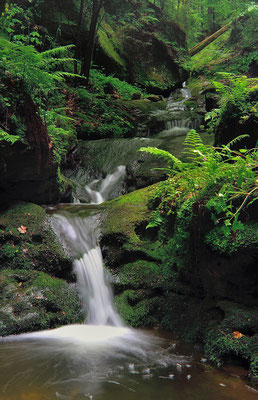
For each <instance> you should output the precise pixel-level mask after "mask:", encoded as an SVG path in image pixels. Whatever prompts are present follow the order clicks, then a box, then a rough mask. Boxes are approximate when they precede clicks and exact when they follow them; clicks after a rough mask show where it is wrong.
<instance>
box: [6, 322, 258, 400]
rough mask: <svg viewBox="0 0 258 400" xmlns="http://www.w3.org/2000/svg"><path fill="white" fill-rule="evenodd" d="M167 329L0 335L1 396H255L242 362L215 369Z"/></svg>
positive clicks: (188, 399) (208, 399)
mask: <svg viewBox="0 0 258 400" xmlns="http://www.w3.org/2000/svg"><path fill="white" fill-rule="evenodd" d="M107 328H108V329H107ZM109 328H110V329H109ZM165 336H166V337H164V335H163V334H162V333H160V332H143V331H135V330H131V329H128V328H111V327H96V329H95V328H94V327H90V328H89V327H87V326H83V325H82V326H77V325H75V326H70V327H65V328H61V329H59V330H52V331H45V332H43V333H42V332H41V333H34V334H32V335H30V334H29V335H19V336H17V337H13V338H10V339H9V340H7V341H2V342H0V399H1V400H54V399H63V400H69V399H76V400H82V399H84V400H85V399H90V400H136V399H137V400H157V399H158V400H195V399H196V400H213V399H214V400H254V399H257V394H258V392H257V391H255V390H254V389H253V388H251V387H250V385H249V383H248V381H246V380H244V379H241V378H240V376H241V375H242V374H244V373H245V371H243V370H241V368H238V369H236V370H235V371H233V370H232V369H231V368H229V369H228V370H227V371H222V370H217V369H215V368H213V367H211V366H210V365H209V364H208V363H206V362H205V359H203V358H202V355H201V354H200V353H199V352H198V351H197V350H195V349H194V348H191V347H188V346H186V345H183V344H182V343H179V342H177V341H175V340H173V338H171V337H169V336H168V335H165ZM232 371H233V372H232Z"/></svg>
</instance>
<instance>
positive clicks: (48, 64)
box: [0, 38, 81, 97]
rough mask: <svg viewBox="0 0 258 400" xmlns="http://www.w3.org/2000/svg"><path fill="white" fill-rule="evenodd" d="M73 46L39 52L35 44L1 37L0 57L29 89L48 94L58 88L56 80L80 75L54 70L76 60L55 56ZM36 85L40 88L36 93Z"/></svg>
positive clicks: (7, 69) (3, 63) (13, 74)
mask: <svg viewBox="0 0 258 400" xmlns="http://www.w3.org/2000/svg"><path fill="white" fill-rule="evenodd" d="M73 47H74V46H73V45H69V46H63V47H57V48H56V49H51V50H48V51H45V52H43V53H39V52H38V51H37V50H36V49H35V48H34V47H33V46H25V45H22V44H16V43H11V42H10V41H8V40H6V39H4V38H0V59H1V60H2V67H3V69H4V70H5V71H8V73H9V74H10V75H12V77H16V78H18V79H22V80H23V81H24V83H25V85H26V87H27V90H28V91H29V92H31V93H32V94H33V95H34V96H35V97H36V96H37V95H38V92H43V93H44V94H48V93H49V92H50V91H53V90H54V89H55V88H56V82H62V81H64V80H65V78H78V77H80V76H79V75H77V74H72V73H69V72H64V71H53V69H54V68H55V67H57V66H59V65H60V64H62V65H63V64H65V63H70V62H72V61H73V60H74V59H73V58H70V57H67V58H65V57H62V58H61V59H59V58H54V55H58V54H60V55H65V54H67V53H68V51H69V50H70V49H71V48H73ZM80 78H81V77H80ZM35 87H37V89H38V92H36V93H35Z"/></svg>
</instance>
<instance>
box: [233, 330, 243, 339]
mask: <svg viewBox="0 0 258 400" xmlns="http://www.w3.org/2000/svg"><path fill="white" fill-rule="evenodd" d="M233 336H234V338H235V339H240V338H241V337H242V336H244V335H243V334H242V333H240V332H238V331H234V332H233Z"/></svg>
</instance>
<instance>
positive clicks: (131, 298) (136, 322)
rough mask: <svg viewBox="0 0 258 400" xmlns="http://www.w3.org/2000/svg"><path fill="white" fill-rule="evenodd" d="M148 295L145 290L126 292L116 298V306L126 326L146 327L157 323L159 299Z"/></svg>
mask: <svg viewBox="0 0 258 400" xmlns="http://www.w3.org/2000/svg"><path fill="white" fill-rule="evenodd" d="M150 295H151V293H150V292H148V291H146V290H126V291H124V292H123V293H122V294H121V295H120V296H116V298H115V302H116V306H117V308H118V311H119V313H120V315H121V317H122V318H123V320H124V321H125V323H126V324H128V325H130V326H134V327H138V326H145V327H147V326H154V325H156V324H157V323H158V318H157V316H158V313H159V308H160V304H161V299H160V298H159V297H154V296H153V297H151V296H150Z"/></svg>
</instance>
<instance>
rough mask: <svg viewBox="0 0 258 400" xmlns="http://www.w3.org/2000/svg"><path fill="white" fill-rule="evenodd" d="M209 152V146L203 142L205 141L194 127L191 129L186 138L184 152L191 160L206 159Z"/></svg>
mask: <svg viewBox="0 0 258 400" xmlns="http://www.w3.org/2000/svg"><path fill="white" fill-rule="evenodd" d="M208 152H209V146H206V145H205V144H203V141H202V139H201V137H200V135H199V133H197V132H196V131H195V130H194V129H191V130H190V131H189V132H188V133H187V135H186V137H185V140H184V150H183V154H185V155H186V156H187V158H188V159H189V161H191V162H193V163H194V162H200V161H203V160H205V159H206V156H207V153H208Z"/></svg>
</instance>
